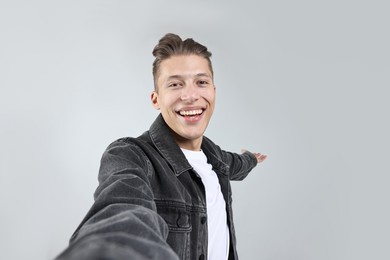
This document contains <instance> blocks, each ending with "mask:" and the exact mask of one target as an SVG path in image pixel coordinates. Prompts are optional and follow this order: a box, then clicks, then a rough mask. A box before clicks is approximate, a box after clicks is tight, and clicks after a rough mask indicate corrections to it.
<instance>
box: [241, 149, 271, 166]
mask: <svg viewBox="0 0 390 260" xmlns="http://www.w3.org/2000/svg"><path fill="white" fill-rule="evenodd" d="M241 152H242V153H245V152H249V151H248V150H245V149H241ZM252 154H253V155H254V156H256V159H257V163H261V162H263V161H264V160H265V159H267V155H264V154H261V153H252Z"/></svg>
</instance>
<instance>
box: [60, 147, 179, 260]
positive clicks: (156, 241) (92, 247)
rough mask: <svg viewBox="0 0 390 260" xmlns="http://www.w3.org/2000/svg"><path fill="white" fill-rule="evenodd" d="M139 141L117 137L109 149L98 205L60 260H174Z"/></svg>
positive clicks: (101, 178) (100, 182)
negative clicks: (135, 143) (136, 142)
mask: <svg viewBox="0 0 390 260" xmlns="http://www.w3.org/2000/svg"><path fill="white" fill-rule="evenodd" d="M142 154H143V152H142V150H141V149H139V148H138V147H137V146H136V145H132V144H129V143H125V142H121V141H117V142H114V143H113V144H111V145H110V146H109V147H108V149H107V150H106V152H105V153H104V155H103V157H102V161H101V166H100V171H99V187H98V189H97V190H96V192H95V203H94V205H93V206H92V208H91V210H90V211H89V212H88V214H87V216H86V217H85V219H84V220H83V221H82V223H81V224H80V226H79V228H78V229H77V230H76V232H75V233H74V234H73V236H72V239H71V242H70V244H69V247H68V248H67V249H66V250H65V251H64V252H63V253H62V254H61V255H59V256H58V257H57V260H68V259H69V260H70V259H72V260H74V259H80V260H88V259H91V260H92V259H118V260H121V259H137V260H143V259H175V260H178V259H179V258H178V256H177V255H176V254H175V253H174V252H173V250H172V249H171V248H170V246H169V245H168V244H167V242H166V238H167V235H168V226H167V224H166V223H165V221H164V220H163V219H162V218H161V216H159V215H158V214H157V209H156V205H155V203H154V198H153V197H154V196H153V192H152V190H151V188H150V183H149V177H150V176H149V175H150V174H151V169H150V168H149V166H148V163H147V162H146V161H145V158H144V156H142Z"/></svg>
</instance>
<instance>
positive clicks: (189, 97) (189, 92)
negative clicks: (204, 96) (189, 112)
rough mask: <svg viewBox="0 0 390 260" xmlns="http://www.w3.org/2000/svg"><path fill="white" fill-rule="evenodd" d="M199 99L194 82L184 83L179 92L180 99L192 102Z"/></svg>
mask: <svg viewBox="0 0 390 260" xmlns="http://www.w3.org/2000/svg"><path fill="white" fill-rule="evenodd" d="M198 99H199V90H198V88H197V86H196V85H195V84H188V85H186V86H185V87H184V88H183V89H182V92H181V100H182V101H185V102H188V103H192V102H194V101H196V100H198Z"/></svg>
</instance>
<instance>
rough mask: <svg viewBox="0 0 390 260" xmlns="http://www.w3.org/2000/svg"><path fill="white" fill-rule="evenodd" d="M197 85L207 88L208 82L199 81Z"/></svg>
mask: <svg viewBox="0 0 390 260" xmlns="http://www.w3.org/2000/svg"><path fill="white" fill-rule="evenodd" d="M198 84H199V85H201V86H204V87H205V86H207V85H208V84H209V82H208V81H206V80H199V81H198Z"/></svg>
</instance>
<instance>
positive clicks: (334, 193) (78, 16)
mask: <svg viewBox="0 0 390 260" xmlns="http://www.w3.org/2000/svg"><path fill="white" fill-rule="evenodd" d="M389 7H390V5H389V4H388V3H387V1H378V0H373V1H346V0H339V1H333V0H331V1H302V0H300V1H287V0H281V1H246V0H245V1H230V2H229V1H173V0H170V1H167V0H165V1H124V0H122V1H119V0H112V1H101V0H98V1H0V87H1V89H0V90H1V92H0V123H1V127H0V145H1V148H0V173H1V181H0V208H1V214H0V249H1V250H0V259H51V258H53V257H54V256H56V255H57V254H58V253H60V251H62V250H63V249H64V248H65V247H66V245H67V241H68V239H69V237H70V235H71V234H72V232H73V231H74V229H75V228H76V226H77V225H78V224H79V222H80V221H81V220H82V218H83V217H84V215H85V214H86V212H87V210H88V209H89V207H90V206H91V204H92V202H93V199H92V194H93V192H94V189H95V188H96V185H97V180H96V178H97V171H98V167H99V160H100V157H101V154H102V153H103V151H104V149H105V148H106V146H107V145H108V144H109V143H110V142H111V141H113V140H115V139H117V138H119V137H123V136H138V135H139V134H141V133H142V132H143V131H145V130H146V129H148V127H149V125H150V123H151V122H152V121H153V120H154V118H155V116H156V115H157V113H158V112H157V111H155V110H154V109H153V108H152V106H151V104H150V101H149V95H150V92H151V90H152V87H153V85H152V84H153V82H152V77H151V63H152V61H153V57H152V55H151V51H152V49H153V47H154V45H155V44H156V43H157V41H158V39H159V38H160V37H162V36H163V35H164V34H165V33H167V32H174V33H178V34H180V35H181V36H182V37H184V38H187V37H192V38H194V39H195V40H198V41H200V42H202V43H204V44H205V45H207V46H208V47H209V49H210V50H211V51H212V52H213V63H214V70H215V82H216V85H217V105H216V111H215V114H214V117H213V119H212V121H211V123H210V126H209V128H208V130H207V133H206V134H207V136H209V137H210V138H212V139H213V140H214V141H215V142H216V143H218V144H220V146H222V148H224V149H227V150H231V151H236V152H239V151H240V149H241V148H247V149H249V150H253V151H260V152H263V153H266V154H268V155H269V158H268V160H267V161H266V162H265V163H264V164H263V165H261V166H259V167H257V168H256V169H255V170H254V171H253V172H252V173H251V175H250V176H249V177H248V178H247V179H246V180H245V181H243V182H239V183H234V184H233V189H234V209H235V220H236V229H237V237H238V250H239V253H240V256H241V259H244V260H245V259H267V260H273V259H275V260H279V259H281V260H285V259H287V260H290V259H291V260H295V259H296V260H312V259H315V260H322V259H332V260H333V259H337V260H345V259H390V252H389V242H390V238H389V231H390V225H389V219H390V209H389V202H388V200H389V195H390V192H389V190H388V186H389V181H390V178H389V176H388V175H389V173H390V171H389V169H390V167H389V164H388V161H389V159H388V158H389V145H390V139H389V132H390V129H389V128H390V127H389V126H390V123H389V111H390V106H389V90H388V88H389V86H390V84H389V83H390V80H389V72H390V62H389V60H390V51H389V46H390V36H389V25H390V18H389Z"/></svg>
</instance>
